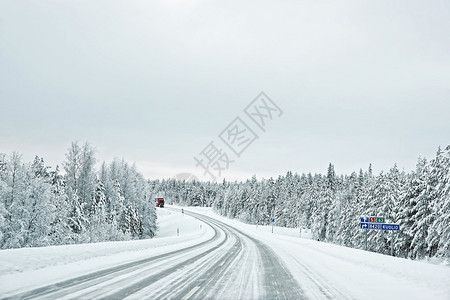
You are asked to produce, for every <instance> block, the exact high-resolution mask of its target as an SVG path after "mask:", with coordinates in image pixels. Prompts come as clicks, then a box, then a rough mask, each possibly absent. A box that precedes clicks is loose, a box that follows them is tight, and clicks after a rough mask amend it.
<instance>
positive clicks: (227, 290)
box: [12, 212, 305, 300]
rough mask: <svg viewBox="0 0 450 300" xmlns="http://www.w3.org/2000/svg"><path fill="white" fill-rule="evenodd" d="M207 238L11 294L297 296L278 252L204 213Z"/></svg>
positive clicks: (295, 285)
mask: <svg viewBox="0 0 450 300" xmlns="http://www.w3.org/2000/svg"><path fill="white" fill-rule="evenodd" d="M186 214H188V215H191V216H193V217H196V218H197V219H199V220H201V221H203V222H204V223H206V224H208V225H209V226H211V227H212V228H213V230H214V235H213V237H212V238H211V239H209V240H207V241H204V242H202V243H199V244H196V245H194V246H190V247H186V248H183V249H179V250H176V251H173V252H169V253H166V254H164V255H157V256H152V257H148V258H145V259H141V260H137V261H134V262H131V263H127V264H123V265H118V266H114V267H111V268H108V269H104V270H101V271H98V272H94V273H91V274H87V275H83V276H80V277H76V278H72V279H70V280H66V281H61V282H58V283H55V284H52V285H48V286H44V287H41V288H38V289H34V290H31V291H27V292H25V293H22V294H18V295H14V296H13V297H12V298H20V299H183V300H186V299H303V298H305V294H304V293H303V291H302V289H301V288H300V286H299V285H298V283H297V281H296V280H295V279H294V278H293V277H292V275H291V274H290V273H289V271H288V270H287V269H286V267H285V266H284V265H283V263H282V262H281V261H280V260H279V258H278V256H277V255H276V254H275V253H274V252H273V250H272V249H270V248H269V247H268V246H266V245H265V244H263V243H262V242H260V241H258V240H256V239H254V238H252V237H250V236H249V235H247V234H245V233H243V232H241V231H239V230H237V229H235V228H233V227H231V226H229V225H227V224H225V223H222V222H220V221H218V220H215V219H213V218H210V217H208V216H204V215H200V214H195V213H192V212H186Z"/></svg>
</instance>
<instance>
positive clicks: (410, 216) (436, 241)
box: [150, 146, 450, 259]
mask: <svg viewBox="0 0 450 300" xmlns="http://www.w3.org/2000/svg"><path fill="white" fill-rule="evenodd" d="M150 185H151V188H152V189H153V190H156V191H159V193H160V194H164V195H165V196H166V198H167V200H168V201H169V202H172V203H177V204H181V205H200V206H212V207H213V209H214V210H215V211H216V212H218V213H219V214H221V215H223V216H227V217H229V218H236V219H240V220H242V221H244V222H247V223H251V224H260V225H268V224H270V220H271V218H274V219H275V225H277V226H283V227H292V228H310V229H311V230H312V234H313V238H314V239H317V240H320V241H324V242H329V243H335V244H339V245H344V246H347V247H352V248H359V249H364V247H365V231H364V229H360V224H359V223H360V217H361V216H380V217H385V218H386V221H387V222H389V223H396V224H399V225H400V228H401V230H400V231H397V232H395V234H394V255H395V256H398V257H404V258H411V259H421V258H425V257H442V258H445V259H448V258H450V146H447V147H446V148H445V150H444V151H443V150H441V148H439V149H438V151H437V153H436V156H435V157H434V158H432V159H431V160H429V161H427V160H426V159H424V158H419V159H418V161H417V165H416V169H415V170H414V171H412V172H410V173H405V172H402V171H400V170H399V169H398V167H397V166H396V165H394V166H393V167H392V168H391V169H390V170H389V171H387V172H382V173H380V174H378V175H375V174H373V173H372V168H371V166H369V167H368V169H367V170H362V169H361V170H359V172H353V173H352V174H347V175H337V174H336V172H335V170H334V166H333V164H329V166H328V170H327V172H326V174H324V175H323V174H314V175H312V174H302V175H298V174H293V173H292V172H287V174H286V175H284V176H279V177H278V178H277V179H273V178H270V179H264V180H257V179H256V177H253V178H251V179H249V180H247V181H245V182H227V181H223V182H222V183H211V182H206V183H202V182H179V181H176V180H173V179H171V180H163V181H159V180H154V181H150ZM367 233H368V237H367V240H368V245H367V246H368V250H369V251H373V252H378V253H383V254H389V253H390V247H391V244H390V243H391V238H392V235H391V234H390V233H389V232H388V231H381V230H369V231H368V232H367Z"/></svg>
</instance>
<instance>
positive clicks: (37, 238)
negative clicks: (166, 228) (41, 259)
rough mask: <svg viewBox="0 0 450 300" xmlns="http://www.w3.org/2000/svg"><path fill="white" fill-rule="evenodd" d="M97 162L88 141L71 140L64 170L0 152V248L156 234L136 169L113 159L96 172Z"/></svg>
mask: <svg viewBox="0 0 450 300" xmlns="http://www.w3.org/2000/svg"><path fill="white" fill-rule="evenodd" d="M95 163H96V159H95V151H94V148H93V147H92V146H91V145H89V144H88V143H86V144H84V145H79V144H78V143H77V142H74V143H72V144H71V146H70V147H69V149H68V150H67V153H66V159H65V161H64V162H63V170H60V169H59V167H58V166H57V167H56V168H55V169H54V170H52V169H51V168H50V167H48V166H46V165H45V163H44V160H43V158H40V157H38V156H36V158H35V159H34V161H33V162H32V163H26V162H23V161H22V158H21V155H20V154H18V153H13V154H12V155H10V156H7V155H5V154H0V200H1V201H0V248H1V249H7V248H20V247H33V246H47V245H61V244H75V243H90V242H101V241H117V240H128V239H141V238H148V237H152V236H154V235H155V232H156V211H155V207H154V205H153V202H152V201H150V197H149V195H150V193H151V191H149V189H148V184H147V181H146V180H145V179H144V177H143V176H142V175H141V174H140V173H139V172H137V170H136V167H135V166H134V165H131V166H130V165H129V164H128V163H127V162H125V161H124V160H119V159H115V160H113V161H112V162H111V163H106V162H103V163H102V164H101V166H100V170H98V171H96V170H95V169H94V165H95ZM62 174H64V175H62Z"/></svg>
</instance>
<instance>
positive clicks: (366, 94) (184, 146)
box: [0, 0, 450, 180]
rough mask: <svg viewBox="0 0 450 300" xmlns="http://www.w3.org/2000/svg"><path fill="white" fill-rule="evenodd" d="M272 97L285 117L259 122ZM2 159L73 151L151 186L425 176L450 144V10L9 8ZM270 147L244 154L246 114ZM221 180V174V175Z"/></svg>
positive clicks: (3, 37) (1, 87)
mask: <svg viewBox="0 0 450 300" xmlns="http://www.w3.org/2000/svg"><path fill="white" fill-rule="evenodd" d="M261 91H264V92H265V93H266V94H267V96H268V97H270V99H272V101H273V103H275V104H276V105H277V106H278V107H279V109H280V110H281V111H282V114H281V115H279V113H278V112H277V114H275V113H274V114H273V116H272V117H273V118H272V120H269V119H267V120H266V121H267V122H266V124H265V125H266V127H265V131H263V130H261V128H259V127H258V126H257V125H256V123H253V122H252V120H251V119H250V118H249V117H248V116H247V115H246V114H245V113H244V109H245V108H246V107H247V105H249V104H250V103H251V102H252V101H253V100H254V99H255V97H256V96H258V94H259V93H260V92H261ZM0 112H1V113H0V115H1V120H0V152H2V153H7V154H10V153H11V152H12V151H18V152H20V153H23V155H24V160H26V161H31V160H32V159H33V158H34V156H35V155H39V156H42V157H44V160H45V161H46V163H47V164H49V165H52V166H55V165H56V164H61V162H62V161H63V160H64V153H65V152H66V149H67V148H68V147H69V145H70V142H71V141H79V142H85V141H88V142H89V143H91V144H92V145H93V146H95V147H96V149H97V154H96V157H97V159H98V160H99V161H103V160H106V161H110V160H111V159H112V158H113V157H119V158H122V157H123V158H124V159H125V160H127V161H129V162H136V165H137V167H138V169H139V170H140V171H141V172H142V173H143V174H144V175H145V176H146V177H147V178H167V177H172V176H174V175H175V174H178V173H182V172H190V173H193V174H195V175H197V176H198V177H199V178H201V179H209V178H208V177H207V176H203V169H202V168H201V167H200V166H199V167H196V161H195V160H194V156H196V157H199V156H200V152H201V151H202V150H204V149H205V148H206V147H207V146H208V144H209V143H210V142H213V143H214V145H216V146H217V147H218V149H221V150H222V153H226V154H227V155H228V156H229V158H230V159H232V160H234V162H233V163H231V165H230V166H229V169H228V170H224V171H222V176H221V178H223V177H225V178H226V179H230V180H235V179H237V180H241V179H245V178H249V177H251V176H252V175H253V174H256V175H257V177H258V178H261V177H265V178H268V177H270V176H273V177H276V176H278V175H280V174H285V173H286V171H288V170H291V171H293V172H298V173H303V172H305V173H307V172H312V173H325V172H326V169H327V166H328V164H329V163H330V162H332V163H333V164H334V165H335V170H336V173H338V174H350V173H351V172H352V171H358V170H359V168H363V169H367V166H368V165H369V163H372V165H373V170H374V172H375V173H379V172H380V171H381V170H385V171H387V170H389V168H391V167H392V166H393V165H394V163H397V164H398V167H399V168H400V169H404V170H405V171H410V170H412V169H413V168H414V167H415V164H416V162H417V158H418V157H419V156H422V157H427V158H433V157H434V155H435V153H436V150H437V148H438V146H442V147H445V146H446V145H448V144H449V143H450V121H449V119H450V118H449V115H450V114H449V112H450V1H448V0H446V1H260V0H259V1H229V0H227V1H201V0H198V1H195V0H190V1H187V0H166V1H6V0H0ZM236 117H240V118H241V120H242V121H243V122H244V123H246V125H247V126H248V127H249V128H250V129H251V130H252V131H253V132H254V133H255V135H257V136H258V138H257V139H256V140H255V141H254V142H252V143H251V144H250V145H248V147H247V148H246V149H245V151H243V152H242V153H241V155H240V157H237V156H236V155H233V154H234V153H233V152H232V151H231V150H230V148H228V146H227V145H226V144H225V143H224V142H223V140H221V139H220V138H219V134H220V133H221V132H222V131H223V130H225V129H226V128H229V127H227V126H229V125H230V123H231V122H232V121H233V120H234V119H235V118H236ZM220 180H221V179H220Z"/></svg>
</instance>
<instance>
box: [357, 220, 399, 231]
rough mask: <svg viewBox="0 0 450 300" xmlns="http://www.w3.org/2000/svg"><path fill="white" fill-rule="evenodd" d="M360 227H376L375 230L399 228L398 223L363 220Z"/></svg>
mask: <svg viewBox="0 0 450 300" xmlns="http://www.w3.org/2000/svg"><path fill="white" fill-rule="evenodd" d="M360 228H362V229H377V230H400V225H398V224H380V223H366V222H364V223H361V224H360Z"/></svg>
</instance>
